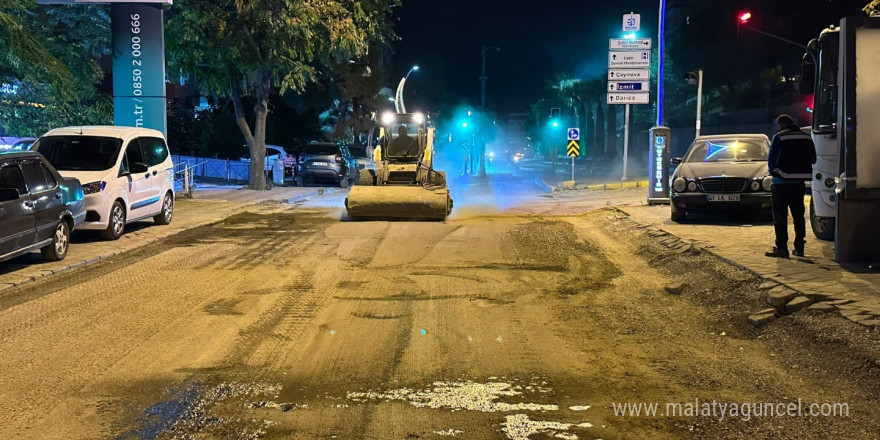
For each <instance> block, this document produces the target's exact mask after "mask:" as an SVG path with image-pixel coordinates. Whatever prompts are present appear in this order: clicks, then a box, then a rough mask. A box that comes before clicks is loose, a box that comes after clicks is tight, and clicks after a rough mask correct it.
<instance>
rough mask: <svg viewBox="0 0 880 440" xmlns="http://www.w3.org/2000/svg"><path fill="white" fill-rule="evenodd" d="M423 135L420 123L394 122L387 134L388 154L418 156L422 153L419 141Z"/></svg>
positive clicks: (408, 156)
mask: <svg viewBox="0 0 880 440" xmlns="http://www.w3.org/2000/svg"><path fill="white" fill-rule="evenodd" d="M421 135H422V132H421V130H419V126H418V124H414V123H407V122H404V123H398V124H392V125H391V126H390V127H389V128H388V132H387V134H386V136H388V137H389V140H388V156H390V157H406V158H415V157H418V156H419V155H420V154H421V153H422V151H421V149H420V147H421V146H420V143H419V138H420V137H421Z"/></svg>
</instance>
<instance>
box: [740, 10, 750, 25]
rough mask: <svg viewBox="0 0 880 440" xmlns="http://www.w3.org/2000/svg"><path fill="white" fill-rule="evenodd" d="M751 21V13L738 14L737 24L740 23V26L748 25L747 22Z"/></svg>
mask: <svg viewBox="0 0 880 440" xmlns="http://www.w3.org/2000/svg"><path fill="white" fill-rule="evenodd" d="M751 19H752V13H751V12H748V11H745V12H740V13H739V22H740V23H742V24H746V23H748V22H749V20H751Z"/></svg>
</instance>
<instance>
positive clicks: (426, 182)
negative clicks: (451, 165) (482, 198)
mask: <svg viewBox="0 0 880 440" xmlns="http://www.w3.org/2000/svg"><path fill="white" fill-rule="evenodd" d="M377 129H378V131H379V133H378V137H377V139H376V140H375V141H374V142H371V143H373V145H372V146H373V163H374V165H375V172H370V170H366V169H364V170H361V172H360V174H359V177H358V180H357V184H356V185H355V186H353V187H352V188H351V191H350V192H349V193H348V197H347V198H346V199H345V208H346V210H347V211H348V215H349V217H351V218H353V219H385V218H403V219H432V220H445V219H446V216H448V215H449V213H450V212H452V198H450V196H449V187H448V186H447V184H446V173H444V172H443V171H436V170H435V169H434V166H433V157H434V128H433V127H428V126H427V124H426V123H425V116H424V115H423V114H421V113H390V112H389V113H385V114H383V115H382V120H381V124H380V125H379V126H378V127H377Z"/></svg>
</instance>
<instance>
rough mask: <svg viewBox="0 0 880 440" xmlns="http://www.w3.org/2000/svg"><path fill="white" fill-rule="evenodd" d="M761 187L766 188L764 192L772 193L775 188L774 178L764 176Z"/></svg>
mask: <svg viewBox="0 0 880 440" xmlns="http://www.w3.org/2000/svg"><path fill="white" fill-rule="evenodd" d="M761 187H762V188H764V191H770V189H771V188H773V177H771V176H764V180H762V181H761Z"/></svg>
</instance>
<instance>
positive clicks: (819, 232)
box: [810, 199, 835, 241]
mask: <svg viewBox="0 0 880 440" xmlns="http://www.w3.org/2000/svg"><path fill="white" fill-rule="evenodd" d="M834 222H835V218H834V217H816V208H815V207H814V206H813V200H812V199H810V227H811V228H813V234H816V238H818V239H819V240H825V241H834V226H835V225H834Z"/></svg>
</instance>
